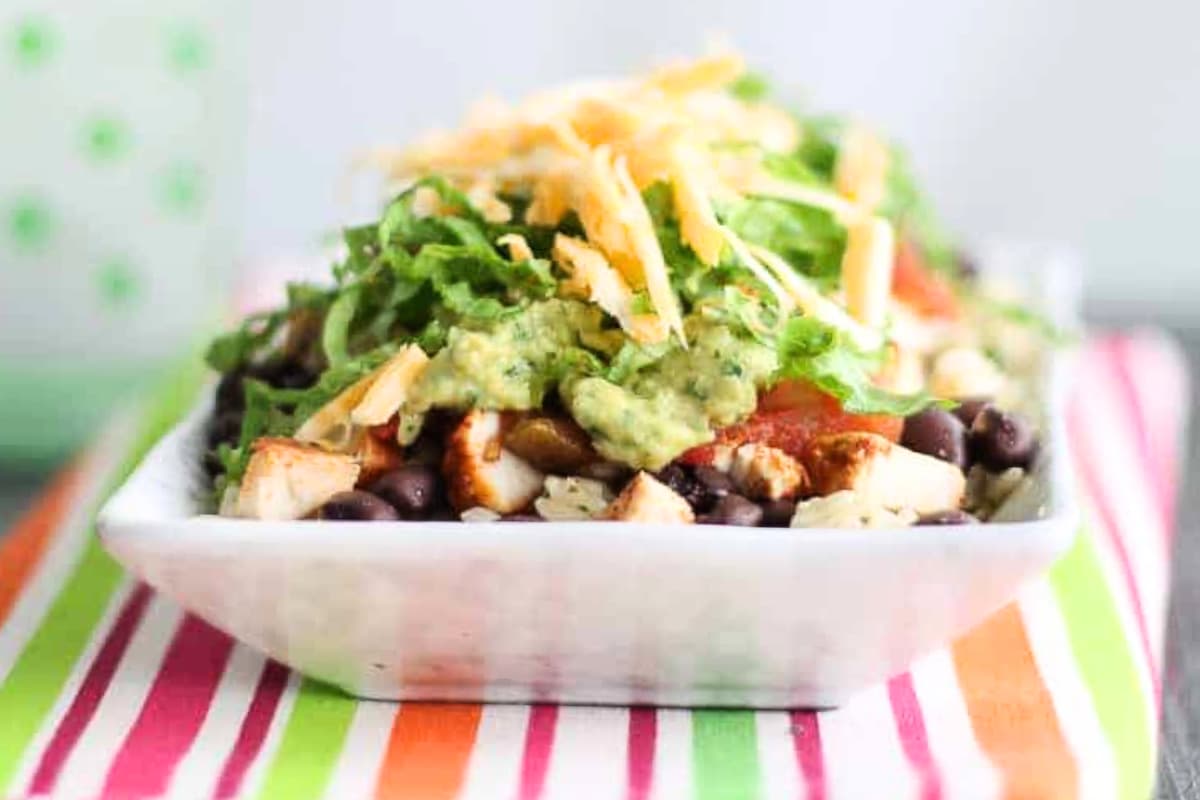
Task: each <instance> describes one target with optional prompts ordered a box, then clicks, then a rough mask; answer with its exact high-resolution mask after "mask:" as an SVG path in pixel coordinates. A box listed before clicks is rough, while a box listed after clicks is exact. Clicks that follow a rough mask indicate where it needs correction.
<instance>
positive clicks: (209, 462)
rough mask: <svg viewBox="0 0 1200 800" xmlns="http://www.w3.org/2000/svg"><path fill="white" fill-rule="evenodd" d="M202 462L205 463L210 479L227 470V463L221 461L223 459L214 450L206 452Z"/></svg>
mask: <svg viewBox="0 0 1200 800" xmlns="http://www.w3.org/2000/svg"><path fill="white" fill-rule="evenodd" d="M202 463H203V465H204V474H205V475H207V476H208V477H209V478H210V479H212V478H215V477H217V476H218V475H220V474H221V473H222V472H224V471H225V465H224V464H222V463H221V459H219V458H217V454H216V453H215V452H214V451H212V450H209V451H208V452H207V453H205V454H204V459H203V461H202Z"/></svg>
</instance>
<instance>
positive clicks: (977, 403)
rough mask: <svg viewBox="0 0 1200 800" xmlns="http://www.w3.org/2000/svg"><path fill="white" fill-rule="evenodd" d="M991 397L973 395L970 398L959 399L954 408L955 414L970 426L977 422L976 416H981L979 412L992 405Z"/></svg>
mask: <svg viewBox="0 0 1200 800" xmlns="http://www.w3.org/2000/svg"><path fill="white" fill-rule="evenodd" d="M991 402H992V401H991V398H988V397H972V398H970V399H968V400H959V401H958V406H957V407H955V409H954V416H956V417H958V418H959V419H960V420H962V424H963V425H966V426H967V427H968V428H970V427H971V425H972V424H974V422H975V418H976V417H978V416H979V412H980V411H983V410H984V409H985V408H987V407H988V406H989V405H991Z"/></svg>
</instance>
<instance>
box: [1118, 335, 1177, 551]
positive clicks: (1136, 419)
mask: <svg viewBox="0 0 1200 800" xmlns="http://www.w3.org/2000/svg"><path fill="white" fill-rule="evenodd" d="M1130 344H1131V343H1130V341H1129V340H1128V339H1127V338H1125V337H1120V336H1113V337H1109V338H1108V339H1107V340H1106V341H1105V342H1103V343H1102V344H1101V345H1100V347H1101V349H1102V353H1103V354H1104V355H1106V356H1107V358H1106V359H1105V361H1106V362H1107V364H1108V366H1109V368H1110V369H1111V371H1112V373H1113V375H1114V377H1115V378H1116V380H1115V381H1114V382H1115V383H1116V386H1117V391H1116V392H1115V394H1116V396H1117V398H1118V399H1119V400H1120V401H1121V403H1122V405H1123V408H1122V410H1123V411H1124V412H1125V414H1124V416H1125V418H1126V420H1127V421H1128V423H1129V426H1130V428H1132V429H1133V438H1134V440H1135V442H1136V443H1137V448H1138V453H1139V454H1140V455H1141V458H1142V464H1143V468H1144V470H1145V473H1146V475H1147V476H1149V480H1150V484H1151V488H1152V491H1153V492H1154V495H1155V499H1156V500H1157V504H1156V507H1155V510H1156V511H1157V512H1158V514H1159V516H1160V518H1161V519H1162V532H1163V535H1164V536H1165V537H1166V538H1167V541H1168V542H1170V540H1171V537H1172V535H1173V533H1174V527H1175V526H1174V525H1173V524H1172V520H1173V519H1174V517H1175V509H1174V505H1175V502H1174V492H1173V491H1172V489H1171V487H1172V486H1173V485H1174V480H1173V478H1172V472H1173V470H1172V468H1171V458H1170V456H1169V455H1168V454H1167V453H1164V452H1162V451H1161V450H1159V449H1157V448H1155V447H1154V446H1153V445H1152V444H1151V442H1150V432H1149V430H1148V429H1147V427H1146V422H1147V414H1146V409H1145V408H1143V406H1142V399H1141V397H1140V396H1139V395H1138V390H1137V387H1136V385H1135V384H1134V381H1133V375H1132V373H1130V371H1129V366H1130V364H1131V363H1132V360H1133V354H1132V352H1131V351H1130Z"/></svg>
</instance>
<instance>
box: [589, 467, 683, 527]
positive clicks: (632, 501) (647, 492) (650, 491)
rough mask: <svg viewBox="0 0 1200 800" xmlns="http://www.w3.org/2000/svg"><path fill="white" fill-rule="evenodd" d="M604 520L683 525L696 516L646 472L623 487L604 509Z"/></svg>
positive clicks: (677, 497) (673, 493)
mask: <svg viewBox="0 0 1200 800" xmlns="http://www.w3.org/2000/svg"><path fill="white" fill-rule="evenodd" d="M602 516H603V518H604V519H612V520H619V521H621V522H670V523H682V524H687V523H690V522H695V520H696V516H695V514H693V513H692V507H691V506H689V505H688V502H687V500H684V499H683V498H682V497H680V496H679V495H677V494H676V493H675V492H673V491H671V490H670V489H669V488H667V487H666V486H665V485H664V484H662V483H660V482H659V481H658V480H656V479H655V478H654V477H652V476H651V475H650V474H649V473H647V472H639V473H638V474H637V475H636V476H635V477H634V479H633V480H631V481H630V482H629V483H628V484H626V486H625V488H624V489H623V490H621V493H620V494H619V495H617V499H616V500H613V501H612V504H611V505H609V507H608V508H607V509H605V511H604V513H603V515H602Z"/></svg>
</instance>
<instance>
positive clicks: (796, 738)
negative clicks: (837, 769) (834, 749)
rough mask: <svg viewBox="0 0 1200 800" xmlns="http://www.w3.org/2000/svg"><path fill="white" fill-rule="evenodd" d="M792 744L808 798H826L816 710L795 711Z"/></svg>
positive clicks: (818, 799) (814, 799)
mask: <svg viewBox="0 0 1200 800" xmlns="http://www.w3.org/2000/svg"><path fill="white" fill-rule="evenodd" d="M791 717H792V744H793V746H794V747H795V748H796V761H798V762H799V764H800V775H801V776H802V777H803V778H804V782H805V784H806V785H807V786H808V800H825V762H824V759H823V758H822V756H821V725H820V722H819V721H818V720H819V716H818V714H817V713H816V712H815V711H793V712H791Z"/></svg>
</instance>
